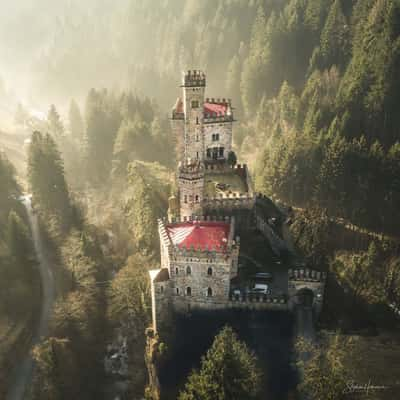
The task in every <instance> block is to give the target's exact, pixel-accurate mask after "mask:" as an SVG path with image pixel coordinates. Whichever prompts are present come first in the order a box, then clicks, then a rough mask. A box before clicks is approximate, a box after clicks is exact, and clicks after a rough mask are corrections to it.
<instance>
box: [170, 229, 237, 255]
mask: <svg viewBox="0 0 400 400" xmlns="http://www.w3.org/2000/svg"><path fill="white" fill-rule="evenodd" d="M166 229H167V232H168V234H169V237H170V238H171V241H172V243H173V244H174V245H177V246H178V247H179V248H187V249H190V248H191V247H192V246H193V247H194V248H195V249H198V248H200V249H201V250H209V249H212V250H215V251H217V252H223V251H225V250H226V246H227V244H228V237H229V230H230V225H229V224H227V223H225V222H211V221H210V222H208V221H207V222H205V221H204V222H203V221H201V222H199V221H193V222H183V223H178V224H169V225H167V226H166Z"/></svg>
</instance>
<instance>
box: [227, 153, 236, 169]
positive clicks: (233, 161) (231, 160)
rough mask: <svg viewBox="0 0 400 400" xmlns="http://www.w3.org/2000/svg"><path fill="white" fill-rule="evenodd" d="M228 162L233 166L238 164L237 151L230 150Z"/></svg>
mask: <svg viewBox="0 0 400 400" xmlns="http://www.w3.org/2000/svg"><path fill="white" fill-rule="evenodd" d="M227 162H228V164H229V165H231V166H232V167H233V166H234V165H236V163H237V157H236V154H235V152H233V151H230V152H229V154H228V159H227Z"/></svg>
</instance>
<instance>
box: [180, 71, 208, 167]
mask: <svg viewBox="0 0 400 400" xmlns="http://www.w3.org/2000/svg"><path fill="white" fill-rule="evenodd" d="M182 87H183V112H184V121H185V124H184V125H185V134H184V143H185V149H184V157H185V158H191V159H196V160H200V161H202V160H203V158H204V140H203V116H204V112H203V105H204V94H205V88H206V76H205V74H204V72H201V71H188V72H187V73H185V74H184V75H183V80H182Z"/></svg>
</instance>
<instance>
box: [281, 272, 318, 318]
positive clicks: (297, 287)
mask: <svg viewBox="0 0 400 400" xmlns="http://www.w3.org/2000/svg"><path fill="white" fill-rule="evenodd" d="M288 277H289V280H288V294H289V299H290V302H289V303H290V304H289V306H290V308H293V306H294V305H295V304H296V301H297V300H296V296H297V294H298V293H299V292H300V291H301V290H302V289H309V290H311V291H312V292H313V296H314V298H313V307H314V308H315V309H316V311H317V313H319V312H320V311H321V310H322V304H323V300H324V290H325V282H326V273H325V272H320V271H316V270H312V269H309V268H295V269H289V271H288Z"/></svg>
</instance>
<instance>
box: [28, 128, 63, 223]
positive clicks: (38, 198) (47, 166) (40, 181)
mask: <svg viewBox="0 0 400 400" xmlns="http://www.w3.org/2000/svg"><path fill="white" fill-rule="evenodd" d="M28 180H29V186H30V190H31V192H32V194H33V198H34V200H35V202H36V203H37V204H38V205H39V207H40V209H41V210H42V211H43V212H44V213H45V214H47V215H49V216H51V215H53V216H56V217H58V218H59V220H60V222H61V223H62V225H63V226H64V227H66V226H68V224H69V223H70V221H69V218H70V215H71V207H70V200H69V193H68V188H67V183H66V181H65V176H64V165H63V161H62V159H61V155H60V153H59V151H58V149H57V145H56V143H55V141H54V140H53V138H52V137H51V136H50V135H49V134H46V135H44V136H43V135H42V134H41V133H40V132H37V131H36V132H34V133H33V135H32V140H31V144H30V146H29V151H28Z"/></svg>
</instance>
